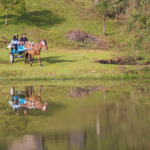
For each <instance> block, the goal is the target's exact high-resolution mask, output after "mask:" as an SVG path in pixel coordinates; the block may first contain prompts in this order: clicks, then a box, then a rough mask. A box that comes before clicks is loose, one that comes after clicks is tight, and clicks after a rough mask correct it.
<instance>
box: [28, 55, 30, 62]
mask: <svg viewBox="0 0 150 150" xmlns="http://www.w3.org/2000/svg"><path fill="white" fill-rule="evenodd" d="M28 55H29V58H28V62H31V55H30V54H28Z"/></svg>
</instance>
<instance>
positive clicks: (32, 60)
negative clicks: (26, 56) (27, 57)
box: [31, 54, 34, 66]
mask: <svg viewBox="0 0 150 150" xmlns="http://www.w3.org/2000/svg"><path fill="white" fill-rule="evenodd" d="M33 59H34V54H32V61H31V66H32V63H33Z"/></svg>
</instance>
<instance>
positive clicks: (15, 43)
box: [11, 34, 19, 50]
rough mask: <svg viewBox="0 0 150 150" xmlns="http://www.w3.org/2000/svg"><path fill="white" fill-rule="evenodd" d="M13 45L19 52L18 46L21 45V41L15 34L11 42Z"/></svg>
mask: <svg viewBox="0 0 150 150" xmlns="http://www.w3.org/2000/svg"><path fill="white" fill-rule="evenodd" d="M11 44H12V45H13V46H15V50H18V45H19V40H18V35H17V34H15V35H14V37H13V39H12V41H11Z"/></svg>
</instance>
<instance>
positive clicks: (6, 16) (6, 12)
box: [5, 12, 7, 25]
mask: <svg viewBox="0 0 150 150" xmlns="http://www.w3.org/2000/svg"><path fill="white" fill-rule="evenodd" d="M5 24H6V25H7V12H6V20H5Z"/></svg>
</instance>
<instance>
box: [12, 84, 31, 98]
mask: <svg viewBox="0 0 150 150" xmlns="http://www.w3.org/2000/svg"><path fill="white" fill-rule="evenodd" d="M28 90H29V92H30V95H31V94H32V87H28ZM16 94H17V95H18V96H19V95H24V97H25V91H15V88H14V87H13V86H12V87H10V95H11V96H14V95H16Z"/></svg>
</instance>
